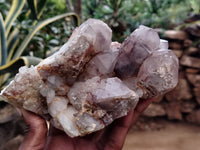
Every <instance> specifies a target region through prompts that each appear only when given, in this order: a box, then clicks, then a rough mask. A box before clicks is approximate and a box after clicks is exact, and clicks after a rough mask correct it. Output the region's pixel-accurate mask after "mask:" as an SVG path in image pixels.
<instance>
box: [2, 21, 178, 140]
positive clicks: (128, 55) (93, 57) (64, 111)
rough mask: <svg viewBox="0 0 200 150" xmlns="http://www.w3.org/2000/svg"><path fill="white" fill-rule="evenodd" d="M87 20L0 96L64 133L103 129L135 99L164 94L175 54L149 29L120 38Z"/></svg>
mask: <svg viewBox="0 0 200 150" xmlns="http://www.w3.org/2000/svg"><path fill="white" fill-rule="evenodd" d="M111 36H112V32H111V29H110V28H109V27H108V26H107V25H106V24H105V23H103V22H102V21H100V20H96V19H89V20H87V21H86V22H84V23H83V24H82V25H81V26H80V27H78V28H77V29H75V31H74V32H73V34H72V36H71V37H70V39H69V40H68V42H67V43H66V44H65V45H63V46H62V47H61V49H60V50H59V51H58V52H56V53H55V54H54V55H52V56H50V57H48V58H46V59H45V60H43V61H42V62H41V63H40V64H39V65H37V66H35V67H33V66H32V67H30V68H27V67H22V68H20V69H19V73H18V74H17V75H16V77H15V79H14V80H13V81H12V82H11V83H10V84H9V85H8V86H7V87H6V88H5V89H4V90H2V91H1V94H0V98H1V99H3V100H5V101H7V102H9V103H11V104H13V105H14V106H16V107H20V108H24V109H27V110H29V111H32V112H35V113H37V114H39V115H41V116H44V115H50V116H51V118H50V119H51V120H52V123H53V125H54V126H55V127H57V128H59V129H61V130H63V131H65V132H66V133H67V134H68V135H69V136H71V137H76V136H83V135H86V134H89V133H91V132H95V131H97V130H100V129H102V128H104V127H105V126H107V125H109V124H110V123H112V122H113V120H115V119H116V118H119V117H122V116H125V115H126V114H127V113H128V111H129V110H130V109H134V108H135V107H136V105H137V103H138V101H139V98H150V97H153V96H156V95H160V94H164V93H166V92H168V91H169V90H171V89H172V88H174V87H175V86H176V84H177V80H178V59H177V58H176V56H175V55H174V54H173V52H172V51H170V50H168V42H167V41H165V40H160V38H159V36H158V34H157V33H156V32H155V31H154V30H153V29H151V28H148V27H145V26H140V27H139V28H138V29H137V30H135V31H134V32H133V33H132V34H131V35H130V36H129V37H127V39H126V40H125V41H124V42H123V43H122V44H120V43H118V42H111Z"/></svg>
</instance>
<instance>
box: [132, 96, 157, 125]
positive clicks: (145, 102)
mask: <svg viewBox="0 0 200 150" xmlns="http://www.w3.org/2000/svg"><path fill="white" fill-rule="evenodd" d="M153 100H154V98H150V99H141V100H140V101H139V103H138V104H137V106H136V108H135V110H134V115H133V118H132V123H131V124H134V123H135V121H136V120H137V119H138V117H139V116H140V114H141V113H142V112H143V111H144V110H145V109H146V108H147V107H148V106H149V104H151V103H152V102H153Z"/></svg>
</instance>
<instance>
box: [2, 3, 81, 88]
mask: <svg viewBox="0 0 200 150" xmlns="http://www.w3.org/2000/svg"><path fill="white" fill-rule="evenodd" d="M27 3H28V4H29V7H27V6H28V5H27ZM27 3H26V1H25V0H14V1H12V5H11V8H10V10H9V13H8V14H7V16H6V19H5V21H4V20H3V17H2V15H1V13H0V54H1V58H0V64H1V66H0V88H1V89H2V88H3V86H4V85H5V84H7V83H8V82H9V79H10V78H12V76H13V74H15V72H16V71H17V70H18V68H19V67H21V66H23V65H28V66H29V65H36V64H37V63H38V62H40V61H41V59H40V58H36V57H33V56H31V57H30V56H28V57H27V56H23V57H22V56H21V55H22V54H23V52H24V51H25V49H26V47H27V45H28V44H29V42H30V41H31V39H32V38H33V37H34V35H35V34H36V33H37V32H38V31H39V30H40V29H41V28H43V27H45V26H46V25H48V24H50V23H52V22H55V21H57V20H60V19H62V18H66V17H71V18H72V17H73V19H74V21H75V22H76V25H79V22H80V21H79V18H78V16H77V15H76V14H75V13H64V14H60V15H57V16H54V17H51V18H49V19H46V20H42V21H38V19H39V18H40V16H41V15H42V12H43V10H44V7H45V0H27ZM27 8H28V9H27ZM23 9H25V10H26V11H25V13H24V12H23V11H24V10H23ZM31 12H32V13H31ZM23 13H24V15H23V17H24V18H28V17H30V18H32V21H31V28H30V29H29V30H28V33H24V35H21V34H20V28H21V27H22V22H17V18H20V17H21V14H23ZM31 14H33V15H32V16H31ZM22 19H23V18H22ZM20 36H23V40H22V41H20Z"/></svg>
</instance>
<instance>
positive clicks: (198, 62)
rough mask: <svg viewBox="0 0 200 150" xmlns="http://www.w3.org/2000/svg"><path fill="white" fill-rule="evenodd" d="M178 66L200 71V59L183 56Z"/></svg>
mask: <svg viewBox="0 0 200 150" xmlns="http://www.w3.org/2000/svg"><path fill="white" fill-rule="evenodd" d="M180 64H181V65H183V66H187V67H192V68H198V69H200V59H199V58H195V57H190V56H186V55H184V56H183V57H182V58H181V60H180Z"/></svg>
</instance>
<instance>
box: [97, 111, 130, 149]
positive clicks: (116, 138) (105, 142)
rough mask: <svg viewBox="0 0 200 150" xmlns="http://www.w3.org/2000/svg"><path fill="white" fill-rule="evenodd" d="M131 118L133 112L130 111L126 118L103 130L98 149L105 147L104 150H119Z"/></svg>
mask: <svg viewBox="0 0 200 150" xmlns="http://www.w3.org/2000/svg"><path fill="white" fill-rule="evenodd" d="M132 118H133V110H131V111H130V112H129V113H128V114H127V116H125V117H122V118H120V119H118V120H116V121H114V122H113V123H112V124H111V125H110V126H108V128H107V129H106V130H105V132H104V135H103V136H102V137H101V140H100V142H99V145H98V147H100V149H101V148H102V147H101V146H105V147H104V148H103V149H105V150H121V149H122V147H123V144H124V141H125V138H126V135H127V132H128V130H129V128H130V126H131V123H132Z"/></svg>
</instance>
